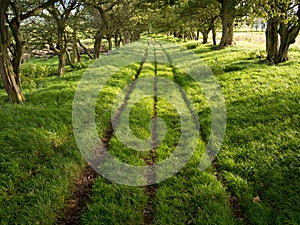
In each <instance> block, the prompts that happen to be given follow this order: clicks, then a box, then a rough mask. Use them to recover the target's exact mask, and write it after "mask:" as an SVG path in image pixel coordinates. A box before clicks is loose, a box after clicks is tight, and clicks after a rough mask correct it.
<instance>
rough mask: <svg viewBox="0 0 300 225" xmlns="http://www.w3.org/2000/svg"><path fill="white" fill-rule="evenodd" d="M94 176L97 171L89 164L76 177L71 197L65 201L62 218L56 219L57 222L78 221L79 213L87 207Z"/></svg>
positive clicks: (76, 222)
mask: <svg viewBox="0 0 300 225" xmlns="http://www.w3.org/2000/svg"><path fill="white" fill-rule="evenodd" d="M96 177H97V173H96V172H95V171H94V170H93V169H92V168H90V167H89V166H87V167H86V168H85V170H84V172H83V173H82V174H80V176H78V177H77V179H76V181H75V185H74V188H73V191H72V197H71V198H70V199H68V201H67V206H66V209H65V215H64V218H63V219H61V220H60V221H58V224H60V225H67V224H70V225H71V224H72V225H76V224H79V223H80V215H81V213H82V212H83V211H84V210H85V209H86V208H87V203H88V201H89V199H90V193H91V191H92V185H93V183H94V180H95V178H96Z"/></svg>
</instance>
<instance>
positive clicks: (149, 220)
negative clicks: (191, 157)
mask: <svg viewBox="0 0 300 225" xmlns="http://www.w3.org/2000/svg"><path fill="white" fill-rule="evenodd" d="M154 67H155V69H154V73H155V76H154V87H153V88H154V96H153V101H154V104H153V116H152V119H153V127H152V130H151V142H152V143H151V145H152V149H151V151H150V158H149V159H145V162H146V163H147V165H148V166H152V165H155V163H156V146H157V139H158V134H157V123H156V119H157V101H158V99H157V60H156V50H155V48H154ZM145 178H146V180H147V184H150V183H153V182H154V181H155V180H156V174H155V171H154V168H151V169H149V171H147V172H146V175H145ZM144 191H145V193H146V194H147V196H148V203H147V206H146V208H145V209H144V211H143V217H144V225H150V224H154V220H155V215H154V211H155V209H154V200H155V198H156V192H157V184H151V185H148V186H145V188H144Z"/></svg>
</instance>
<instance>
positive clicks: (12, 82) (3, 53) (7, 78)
mask: <svg viewBox="0 0 300 225" xmlns="http://www.w3.org/2000/svg"><path fill="white" fill-rule="evenodd" d="M8 5H9V1H6V0H4V1H1V9H0V30H1V33H0V74H1V79H2V82H3V84H4V87H5V90H6V92H7V94H8V96H9V101H10V102H11V103H22V102H24V101H25V98H24V95H23V93H22V88H21V79H20V65H21V59H22V53H23V52H22V51H23V47H22V42H21V38H20V36H18V37H17V38H18V39H17V40H16V41H18V40H20V42H19V43H16V46H15V51H17V52H15V57H14V58H13V60H12V61H13V63H12V61H11V60H10V57H9V54H8V43H9V41H8V30H7V29H8V27H7V26H6V18H7V10H8ZM12 22H13V21H12ZM12 22H11V23H10V26H11V27H14V28H16V29H18V27H15V26H17V25H18V24H16V23H15V22H17V21H14V23H12ZM13 35H19V31H18V30H14V31H13ZM14 37H15V36H14ZM18 59H19V62H18ZM13 64H15V68H14V65H13Z"/></svg>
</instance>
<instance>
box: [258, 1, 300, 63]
mask: <svg viewBox="0 0 300 225" xmlns="http://www.w3.org/2000/svg"><path fill="white" fill-rule="evenodd" d="M254 7H255V9H256V11H255V12H256V13H257V15H258V16H262V17H264V19H265V20H266V21H267V29H266V39H267V43H266V50H267V53H268V55H267V60H268V61H269V62H270V63H271V64H277V63H281V62H285V61H287V60H288V51H289V47H290V45H291V44H293V43H295V41H296V38H297V36H298V34H299V31H300V1H299V0H256V1H254ZM279 37H280V39H279Z"/></svg>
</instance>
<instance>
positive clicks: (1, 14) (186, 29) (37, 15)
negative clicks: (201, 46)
mask: <svg viewBox="0 0 300 225" xmlns="http://www.w3.org/2000/svg"><path fill="white" fill-rule="evenodd" d="M258 17H259V18H264V20H265V21H266V22H267V28H266V40H267V43H266V50H267V53H268V54H267V59H266V60H267V61H268V62H270V63H272V64H277V63H281V62H285V61H287V60H288V50H289V46H290V45H291V44H293V43H295V41H296V38H297V36H298V34H299V31H300V0H253V1H250V2H249V1H246V0H201V1H199V0H32V1H26V0H14V1H12V0H0V31H1V32H0V74H1V79H2V82H3V85H4V88H5V90H6V92H7V94H8V96H9V100H10V102H12V103H22V102H24V101H25V97H24V95H23V92H22V85H21V75H20V68H21V63H22V59H23V55H24V53H25V52H27V51H28V50H29V49H41V48H44V47H45V46H47V48H49V49H50V50H52V51H53V52H54V53H55V55H57V56H58V60H59V65H58V70H57V75H58V76H63V74H64V72H65V66H66V64H67V63H69V64H70V65H71V66H72V67H75V65H76V63H78V62H80V52H79V47H80V48H81V49H83V50H84V52H85V53H86V54H87V55H89V57H90V58H94V59H98V58H99V57H100V51H101V46H102V41H103V40H104V39H106V40H107V42H108V49H109V50H111V49H112V47H113V46H115V47H120V45H121V44H123V45H125V44H128V43H130V42H132V41H137V40H139V38H140V37H141V35H142V34H143V33H145V32H147V33H152V32H154V33H166V34H168V35H174V37H178V38H188V39H194V40H199V39H200V34H201V35H202V39H203V41H202V42H203V43H207V42H208V35H209V33H212V39H213V45H215V49H216V50H219V49H223V48H225V47H227V46H230V45H232V44H233V40H234V39H233V35H234V24H235V22H236V21H242V20H243V19H244V18H247V20H249V18H253V20H254V19H255V18H258ZM217 30H222V38H221V41H220V43H217V38H216V36H217ZM85 39H92V40H93V43H94V46H93V49H92V50H91V49H88V47H86V46H84V44H83V42H82V40H85ZM70 48H71V49H72V50H71V51H70V50H69V49H70Z"/></svg>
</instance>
